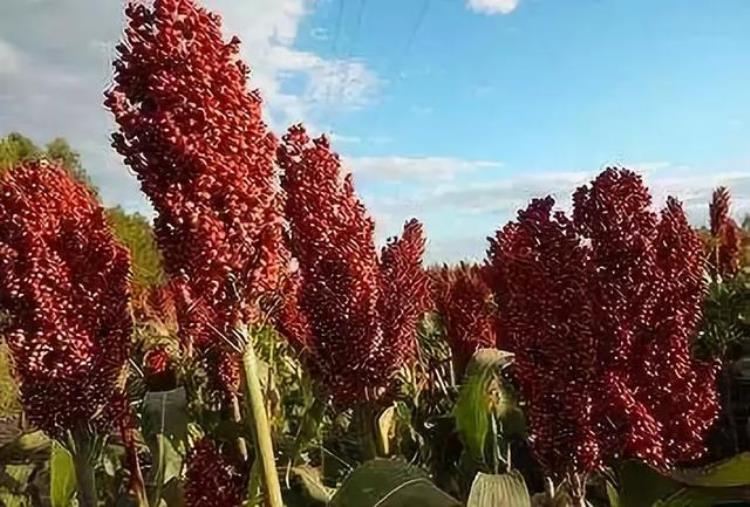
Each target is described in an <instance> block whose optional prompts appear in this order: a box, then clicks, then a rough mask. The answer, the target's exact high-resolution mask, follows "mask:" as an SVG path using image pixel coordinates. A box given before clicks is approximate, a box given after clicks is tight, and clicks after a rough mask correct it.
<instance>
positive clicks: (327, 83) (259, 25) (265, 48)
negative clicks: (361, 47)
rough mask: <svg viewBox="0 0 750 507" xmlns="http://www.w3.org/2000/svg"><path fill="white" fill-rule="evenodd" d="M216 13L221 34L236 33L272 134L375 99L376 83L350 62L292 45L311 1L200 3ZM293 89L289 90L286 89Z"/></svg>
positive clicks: (369, 73)
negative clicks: (262, 100) (263, 104)
mask: <svg viewBox="0 0 750 507" xmlns="http://www.w3.org/2000/svg"><path fill="white" fill-rule="evenodd" d="M205 3H206V7H208V8H209V9H213V10H215V11H217V12H220V13H221V14H222V17H223V25H224V31H225V33H226V34H237V35H238V36H239V38H240V40H241V41H242V46H241V52H242V56H243V57H244V59H245V60H246V61H247V62H249V64H250V68H251V70H252V75H251V83H252V85H253V86H256V87H258V88H259V89H260V91H261V94H262V96H263V99H264V101H265V106H266V107H265V112H266V115H267V118H268V121H269V123H270V124H271V126H272V127H274V128H275V129H276V130H283V129H285V128H286V127H287V126H288V125H289V124H292V123H297V122H300V121H305V122H307V123H310V124H315V123H317V120H318V118H320V117H323V116H325V115H326V114H329V113H331V112H333V111H342V110H351V109H357V108H361V107H363V106H365V105H367V104H368V103H370V102H371V101H372V100H373V99H374V97H375V96H376V94H377V92H378V90H379V88H380V86H381V84H382V83H381V80H380V79H379V78H378V77H377V76H376V75H375V74H374V73H373V72H372V71H371V70H370V69H369V68H368V67H367V66H366V65H365V63H364V62H362V61H360V60H357V59H355V58H323V57H322V56H320V55H317V54H315V53H311V52H308V51H300V50H298V49H296V48H294V47H293V43H294V41H295V39H296V37H297V34H298V31H299V27H300V24H301V22H302V19H303V18H304V17H305V16H306V15H307V14H309V12H310V10H311V9H312V6H313V4H314V2H313V1H312V0H249V1H243V2H237V1H236V0H206V2H205ZM289 88H293V89H294V91H293V92H292V91H289Z"/></svg>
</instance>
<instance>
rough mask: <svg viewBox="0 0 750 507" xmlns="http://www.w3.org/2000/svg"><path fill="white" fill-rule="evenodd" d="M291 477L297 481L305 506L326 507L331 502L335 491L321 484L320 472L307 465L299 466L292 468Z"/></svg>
mask: <svg viewBox="0 0 750 507" xmlns="http://www.w3.org/2000/svg"><path fill="white" fill-rule="evenodd" d="M292 475H293V476H294V477H296V478H297V479H298V480H299V484H300V485H301V487H302V488H301V489H302V490H303V493H304V500H305V505H308V506H312V505H328V502H330V501H331V497H332V496H333V494H334V493H335V490H334V489H333V488H329V487H328V486H326V485H325V484H323V480H322V478H321V474H320V470H318V469H317V468H314V467H311V466H309V465H301V466H297V467H293V468H292Z"/></svg>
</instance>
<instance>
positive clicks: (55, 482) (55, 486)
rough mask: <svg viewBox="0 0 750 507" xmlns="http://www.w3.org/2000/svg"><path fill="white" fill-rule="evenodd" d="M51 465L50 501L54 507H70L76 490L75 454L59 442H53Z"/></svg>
mask: <svg viewBox="0 0 750 507" xmlns="http://www.w3.org/2000/svg"><path fill="white" fill-rule="evenodd" d="M49 467H50V485H49V489H50V495H49V496H50V503H51V504H52V507H68V505H70V501H71V499H72V498H73V494H74V493H75V490H76V471H75V465H74V464H73V456H71V454H70V453H69V452H68V450H67V449H65V447H63V446H62V445H60V444H59V443H58V442H53V443H52V454H51V456H50V460H49Z"/></svg>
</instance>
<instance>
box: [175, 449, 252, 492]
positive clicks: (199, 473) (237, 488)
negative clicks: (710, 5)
mask: <svg viewBox="0 0 750 507" xmlns="http://www.w3.org/2000/svg"><path fill="white" fill-rule="evenodd" d="M246 490H247V478H246V477H245V476H244V474H242V473H241V472H240V471H239V470H238V468H237V467H236V465H235V464H234V463H232V461H231V460H229V459H228V458H227V457H226V456H224V455H222V454H221V452H220V451H219V450H218V449H217V448H216V445H215V444H214V443H213V442H212V441H211V440H208V439H206V438H203V439H201V440H199V441H198V442H196V443H195V445H194V446H193V448H192V449H191V450H190V453H189V454H188V458H187V473H186V481H185V506H186V507H213V506H221V507H240V506H241V505H242V504H243V501H244V500H245V497H246V496H247V495H246V493H247V492H246Z"/></svg>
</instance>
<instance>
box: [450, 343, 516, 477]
mask: <svg viewBox="0 0 750 507" xmlns="http://www.w3.org/2000/svg"><path fill="white" fill-rule="evenodd" d="M512 357H513V354H511V353H509V352H503V351H501V350H497V349H481V350H478V351H477V352H476V353H475V354H474V357H472V359H471V362H470V363H469V366H468V367H467V369H466V375H465V376H464V383H463V385H462V386H461V390H460V391H459V395H458V400H456V406H455V407H454V408H453V416H454V417H455V419H456V429H457V430H458V433H459V435H460V436H461V440H462V442H463V443H464V445H465V446H466V449H467V451H468V453H469V455H470V456H471V457H472V458H473V459H475V460H477V461H479V462H482V463H483V462H485V461H486V460H485V458H484V450H485V443H486V441H487V435H488V433H489V431H490V418H491V417H492V410H493V399H492V396H491V393H490V392H489V386H490V383H491V381H492V379H493V378H494V377H495V375H496V373H497V372H498V371H499V370H500V369H502V368H503V367H505V366H507V365H508V364H509V363H510V361H511V359H512ZM501 408H502V407H501ZM505 410H506V411H509V410H510V409H509V408H506V409H505Z"/></svg>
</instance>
